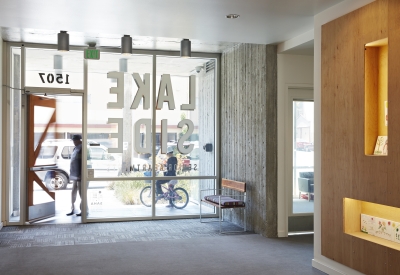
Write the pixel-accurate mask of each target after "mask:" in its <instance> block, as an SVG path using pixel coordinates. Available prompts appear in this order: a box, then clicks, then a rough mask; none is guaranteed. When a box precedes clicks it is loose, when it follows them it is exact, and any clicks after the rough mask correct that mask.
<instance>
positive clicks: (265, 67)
mask: <svg viewBox="0 0 400 275" xmlns="http://www.w3.org/2000/svg"><path fill="white" fill-rule="evenodd" d="M221 63H222V64H221V65H222V68H221V72H222V75H221V81H222V85H221V87H222V89H221V176H222V177H223V178H227V179H231V180H236V181H242V182H246V184H247V185H246V189H247V208H246V211H247V216H246V218H247V220H246V223H247V228H248V229H249V230H253V231H255V232H256V233H260V234H262V235H264V236H268V237H276V236H277V165H276V163H277V161H276V159H277V155H276V154H277V152H276V150H277V149H276V148H277V132H276V131H277V126H276V125H277V118H276V113H277V109H276V108H277V107H276V106H277V84H276V81H277V80H276V73H277V52H276V46H266V45H253V44H240V45H238V46H236V47H234V48H232V49H229V50H227V51H225V52H224V53H223V54H222V62H221ZM238 212H239V211H238ZM241 217H242V213H227V214H226V218H227V219H229V220H231V221H233V222H236V223H238V224H240V225H242V223H243V221H241Z"/></svg>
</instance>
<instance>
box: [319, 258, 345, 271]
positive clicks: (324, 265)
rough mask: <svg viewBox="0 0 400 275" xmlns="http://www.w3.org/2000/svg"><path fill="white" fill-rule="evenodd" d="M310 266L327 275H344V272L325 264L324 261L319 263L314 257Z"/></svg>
mask: <svg viewBox="0 0 400 275" xmlns="http://www.w3.org/2000/svg"><path fill="white" fill-rule="evenodd" d="M312 266H313V267H315V268H316V269H318V270H321V271H322V272H325V273H326V274H329V275H346V274H345V273H342V272H340V271H339V270H336V269H334V268H333V267H331V266H327V265H326V264H325V263H321V262H319V261H317V260H315V259H313V260H312Z"/></svg>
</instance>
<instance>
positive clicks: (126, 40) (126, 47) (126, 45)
mask: <svg viewBox="0 0 400 275" xmlns="http://www.w3.org/2000/svg"><path fill="white" fill-rule="evenodd" d="M121 53H122V54H125V55H130V54H132V37H131V36H130V35H126V34H125V35H124V36H123V37H121Z"/></svg>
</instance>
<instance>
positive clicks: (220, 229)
mask: <svg viewBox="0 0 400 275" xmlns="http://www.w3.org/2000/svg"><path fill="white" fill-rule="evenodd" d="M218 209H219V234H221V232H222V225H221V222H222V221H221V219H222V214H223V212H222V208H221V207H218Z"/></svg>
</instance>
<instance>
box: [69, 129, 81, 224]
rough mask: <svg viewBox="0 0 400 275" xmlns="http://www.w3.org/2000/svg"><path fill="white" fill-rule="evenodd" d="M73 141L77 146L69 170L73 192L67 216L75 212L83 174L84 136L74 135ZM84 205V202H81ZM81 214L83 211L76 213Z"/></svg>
mask: <svg viewBox="0 0 400 275" xmlns="http://www.w3.org/2000/svg"><path fill="white" fill-rule="evenodd" d="M72 141H73V142H74V145H75V148H74V150H73V151H72V154H71V164H70V165H71V166H70V172H69V179H70V180H71V181H72V192H71V203H72V206H71V212H70V213H68V214H67V216H71V215H73V214H74V212H75V201H76V195H77V192H78V191H79V196H80V197H81V198H82V196H81V174H82V136H81V135H73V136H72ZM81 207H82V203H81ZM76 215H77V216H80V215H81V213H78V214H76Z"/></svg>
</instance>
